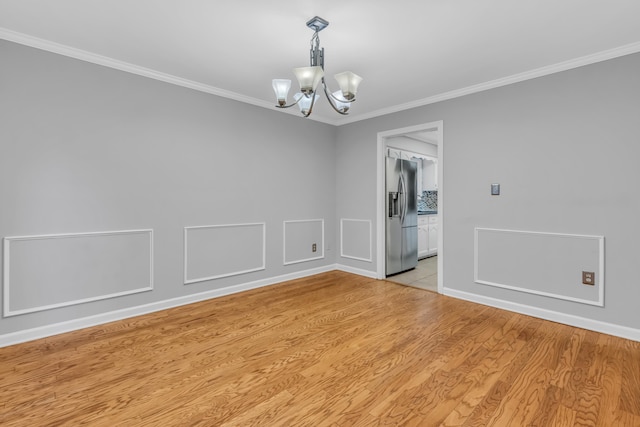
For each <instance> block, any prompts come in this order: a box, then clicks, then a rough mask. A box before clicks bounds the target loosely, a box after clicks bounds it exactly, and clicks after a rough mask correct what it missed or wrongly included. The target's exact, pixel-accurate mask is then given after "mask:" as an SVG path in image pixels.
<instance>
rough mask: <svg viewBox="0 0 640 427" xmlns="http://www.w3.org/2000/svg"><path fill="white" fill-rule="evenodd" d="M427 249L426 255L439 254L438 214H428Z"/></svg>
mask: <svg viewBox="0 0 640 427" xmlns="http://www.w3.org/2000/svg"><path fill="white" fill-rule="evenodd" d="M427 224H428V225H427V228H428V230H427V250H426V253H427V255H426V256H434V255H437V254H438V216H437V215H427Z"/></svg>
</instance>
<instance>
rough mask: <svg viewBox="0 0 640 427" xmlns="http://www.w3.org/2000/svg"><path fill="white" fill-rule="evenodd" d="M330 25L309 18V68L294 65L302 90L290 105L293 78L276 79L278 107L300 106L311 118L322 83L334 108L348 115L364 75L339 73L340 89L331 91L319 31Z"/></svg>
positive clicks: (306, 115)
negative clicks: (311, 33) (310, 32)
mask: <svg viewBox="0 0 640 427" xmlns="http://www.w3.org/2000/svg"><path fill="white" fill-rule="evenodd" d="M328 25H329V22H328V21H325V20H324V19H322V18H320V17H319V16H315V17H313V18H311V19H310V20H309V21H307V27H309V28H311V29H312V30H313V37H311V50H310V52H309V62H310V66H309V67H300V68H294V69H293V73H294V74H295V75H296V78H297V79H298V84H299V85H300V92H298V93H296V94H295V95H294V96H293V99H294V102H293V103H292V104H288V105H287V96H288V94H289V89H291V80H287V79H273V90H274V91H275V93H276V98H277V100H278V104H277V105H276V107H278V108H289V107H293V106H294V105H298V107H300V112H301V113H302V115H303V116H305V117H309V115H311V112H312V111H313V106H314V105H315V103H316V100H317V99H318V94H317V91H316V88H317V87H318V85H319V84H322V89H323V91H324V94H325V96H326V97H327V100H328V101H329V104H330V105H331V107H333V109H334V110H335V111H336V112H338V113H340V114H343V115H346V114H348V112H349V107H350V106H351V103H352V102H354V101H355V100H356V92H357V91H358V85H360V82H361V81H362V77H360V76H359V75H357V74H354V73H352V72H351V71H345V72H342V73H338V74H336V75H335V76H334V77H335V79H336V81H337V82H338V86H339V87H340V90H338V91H335V92H333V93H332V92H331V91H330V90H329V88H328V87H327V83H326V82H325V80H324V48H321V47H320V37H319V36H318V33H319V32H320V31H322V30H324V29H325V28H326V27H327V26H328Z"/></svg>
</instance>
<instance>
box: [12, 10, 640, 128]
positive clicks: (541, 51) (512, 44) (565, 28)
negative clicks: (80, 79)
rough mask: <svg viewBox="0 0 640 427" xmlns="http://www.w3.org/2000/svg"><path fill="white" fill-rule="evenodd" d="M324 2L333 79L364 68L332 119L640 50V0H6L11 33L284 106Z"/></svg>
mask: <svg viewBox="0 0 640 427" xmlns="http://www.w3.org/2000/svg"><path fill="white" fill-rule="evenodd" d="M315 15H318V16H320V17H322V18H324V19H326V20H327V21H329V23H330V25H329V27H327V28H326V29H325V30H323V31H322V32H321V33H320V44H321V46H322V47H324V48H325V57H326V58H325V71H326V74H327V75H328V78H327V83H328V84H329V86H330V88H331V89H332V90H337V84H336V82H335V80H334V79H333V77H332V76H333V74H336V73H338V72H341V71H346V70H350V71H353V72H355V73H357V74H359V75H360V76H362V77H363V78H364V81H363V82H362V84H361V86H360V90H359V92H358V101H357V102H355V103H354V104H353V105H352V107H351V113H350V115H349V116H344V117H343V116H339V115H338V114H337V113H335V112H334V111H333V110H331V109H330V107H328V106H327V105H326V100H325V99H322V100H321V102H320V104H318V105H317V106H316V107H315V108H314V112H313V114H312V116H311V118H312V119H315V120H319V121H322V122H326V123H331V124H334V125H340V124H343V123H350V122H353V121H356V120H361V119H365V118H370V117H376V116H379V115H382V114H387V113H390V112H395V111H401V110H403V109H406V108H411V107H415V106H419V105H425V104H428V103H430V102H435V101H438V100H442V99H448V98H452V97H455V96H459V95H463V94H466V93H473V92H476V91H479V90H483V89H488V88H491V87H497V86H500V85H504V84H508V83H512V82H517V81H522V80H525V79H527V78H533V77H538V76H541V75H545V74H549V73H551V72H556V71H561V70H564V69H570V68H573V67H576V66H580V65H585V64H588V63H592V62H597V61H600V60H604V59H609V58H613V57H617V56H621V55H625V54H629V53H635V52H640V25H638V16H640V1H638V0H606V1H605V0H561V1H559V0H535V1H533V0H530V1H525V0H520V1H517V0H404V1H403V0H401V1H398V2H396V3H392V2H389V1H382V0H315V1H312V0H244V1H234V2H232V1H227V2H222V1H211V0H128V1H124V0H56V1H51V0H0V38H3V39H7V40H11V41H16V42H19V43H23V44H26V45H30V46H34V47H38V48H43V49H47V50H51V51H54V52H58V53H62V54H65V55H68V56H72V57H76V58H80V59H84V60H88V61H92V62H96V63H99V64H103V65H108V66H111V67H114V68H119V69H125V70H128V71H132V72H135V73H138V74H142V75H147V76H151V77H154V78H158V79H160V80H164V81H169V82H172V83H177V84H181V85H183V86H187V87H192V88H195V89H198V90H203V91H205V92H209V93H214V94H217V95H222V96H225V97H228V98H232V99H237V100H240V101H243V102H247V103H250V104H254V105H258V106H263V107H266V108H273V109H275V108H274V107H273V105H274V104H275V97H274V94H273V90H272V88H271V79H273V78H290V79H292V80H293V81H294V82H293V83H292V86H294V87H295V86H296V83H295V77H294V75H293V73H292V71H291V69H292V68H294V67H300V66H307V65H308V63H309V46H310V45H309V41H310V39H311V36H312V35H313V32H312V31H311V30H310V29H308V28H307V27H306V25H305V23H306V21H307V20H309V19H310V18H312V17H313V16H315ZM293 92H294V90H293V88H292V93H293ZM292 93H291V94H290V96H291V95H292ZM294 110H296V111H294ZM282 111H283V113H285V112H287V113H292V114H296V115H299V112H298V111H297V108H296V107H294V108H291V109H288V110H282ZM301 120H302V118H301ZM307 120H308V119H307Z"/></svg>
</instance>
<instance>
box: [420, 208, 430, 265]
mask: <svg viewBox="0 0 640 427" xmlns="http://www.w3.org/2000/svg"><path fill="white" fill-rule="evenodd" d="M427 256H429V219H428V218H427V216H426V215H419V216H418V259H420V258H426V257H427Z"/></svg>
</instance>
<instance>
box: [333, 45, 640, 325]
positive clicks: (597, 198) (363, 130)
mask: <svg viewBox="0 0 640 427" xmlns="http://www.w3.org/2000/svg"><path fill="white" fill-rule="evenodd" d="M639 75H640V54H634V55H629V56H625V57H621V58H617V59H613V60H609V61H606V62H601V63H597V64H593V65H589V66H585V67H581V68H577V69H574V70H569V71H564V72H560V73H557V74H553V75H549V76H545V77H541V78H537V79H533V80H529V81H526V82H522V83H517V84H513V85H509V86H505V87H501V88H497V89H492V90H488V91H485V92H481V93H477V94H473V95H468V96H465V97H461V98H457V99H453V100H449V101H444V102H439V103H436V104H432V105H428V106H424V107H420V108H415V109H412V110H408V111H404V112H401V113H397V114H392V115H388V116H384V117H379V118H376V119H371V120H367V121H361V122H356V123H353V124H350V125H345V126H341V127H340V128H339V130H338V136H337V141H338V145H337V147H336V150H337V154H338V161H337V170H336V176H337V180H338V181H337V187H336V189H337V216H338V218H340V217H345V216H346V217H366V218H370V219H372V220H373V221H374V223H375V219H376V205H375V204H376V198H375V191H376V166H375V165H376V136H377V133H378V132H381V131H387V130H391V129H398V128H402V127H407V126H413V125H418V124H422V123H427V122H434V121H438V120H443V122H444V146H443V150H444V165H442V164H441V165H440V166H441V167H443V168H444V170H443V172H444V180H443V181H444V182H443V184H444V194H443V195H442V196H443V199H444V210H443V215H444V248H443V249H444V263H445V264H444V281H445V282H444V286H445V288H447V289H448V290H453V291H459V292H466V293H468V294H474V295H480V296H483V297H491V298H496V299H499V300H503V301H509V302H512V303H520V304H524V305H526V306H530V307H536V308H541V309H549V310H553V311H556V312H561V313H567V314H572V315H577V316H581V317H583V318H586V319H593V320H597V321H601V322H608V323H612V324H616V325H622V326H627V327H631V328H635V329H638V328H640V316H638V314H637V313H638V311H637V302H638V301H639V300H640V286H638V278H637V274H636V271H635V270H634V268H635V267H636V265H637V263H638V259H640V245H638V236H640V221H638V217H639V216H640V215H639V214H640V197H638V189H637V186H638V183H640V168H639V167H638V159H639V158H640V143H639V138H638V135H640V120H639V118H640V102H639V101H638V100H639V99H640V78H638V76H639ZM491 183H500V184H501V186H502V195H501V196H499V197H492V196H490V192H489V190H490V184H491ZM476 227H488V228H498V229H510V230H523V231H536V232H544V233H568V234H581V235H600V236H604V237H605V246H606V263H605V264H606V273H605V274H606V277H605V282H606V283H605V288H604V289H605V295H604V301H605V304H604V307H594V306H589V305H585V304H580V303H576V302H571V301H563V300H558V299H555V298H550V297H545V296H540V295H532V294H528V293H522V292H518V291H514V290H508V289H501V288H496V287H491V286H486V285H481V284H478V283H475V282H474V228H476ZM373 244H374V245H375V241H374V242H373ZM514 250H517V248H514ZM558 256H563V255H562V254H559V255H558ZM338 262H339V263H342V264H345V265H349V266H352V267H353V268H361V269H366V270H370V271H375V270H376V262H375V260H374V262H373V263H369V264H368V263H364V262H359V261H357V260H350V259H339V260H338ZM504 268H505V269H513V266H509V265H505V266H504ZM539 268H540V269H545V268H546V266H545V265H539ZM579 273H580V272H576V274H579ZM525 274H526V272H525V271H518V270H514V271H512V272H511V275H512V276H517V275H519V276H522V275H525ZM577 286H583V285H580V284H578V285H577Z"/></svg>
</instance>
